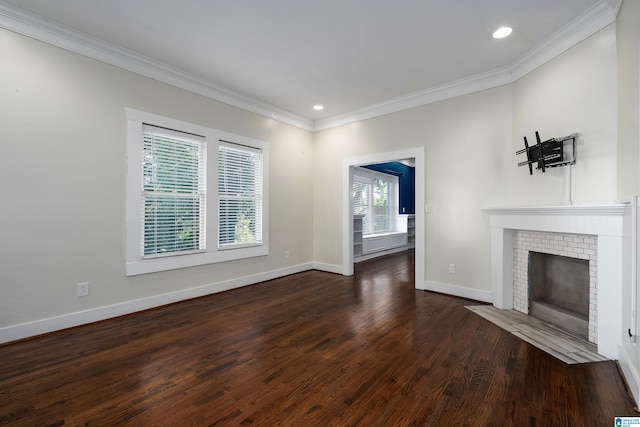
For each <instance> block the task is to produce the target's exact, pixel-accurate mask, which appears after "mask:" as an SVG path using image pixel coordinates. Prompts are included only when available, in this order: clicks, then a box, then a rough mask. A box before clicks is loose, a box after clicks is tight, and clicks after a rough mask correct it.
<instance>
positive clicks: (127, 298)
mask: <svg viewBox="0 0 640 427" xmlns="http://www.w3.org/2000/svg"><path fill="white" fill-rule="evenodd" d="M0 58H2V66H1V67H0V82H1V84H0V141H2V143H1V144H0V203H1V206H2V208H1V211H0V236H1V237H0V242H1V243H0V263H1V265H2V267H1V268H0V295H1V297H0V341H2V340H5V341H6V340H7V339H10V338H16V337H19V335H20V334H21V333H22V332H21V330H20V328H19V327H18V328H17V329H16V326H18V325H25V324H29V323H30V322H34V321H41V320H43V319H47V318H58V319H57V320H58V322H54V323H55V324H57V325H62V326H68V323H65V321H64V320H62V321H60V319H59V317H60V316H62V317H63V318H64V317H65V316H70V315H72V314H73V313H78V312H83V311H85V310H96V309H99V308H101V307H109V306H111V307H112V308H113V305H115V306H118V305H121V304H125V305H126V304H127V303H128V302H131V301H134V300H140V299H142V300H143V301H144V300H145V299H146V300H151V301H154V298H156V297H158V296H160V295H163V294H167V293H176V292H177V294H174V295H173V296H169V297H166V298H164V299H163V298H160V299H157V301H160V300H162V301H169V300H171V298H179V297H181V296H185V295H186V296H195V295H197V294H199V293H206V292H210V291H212V290H216V289H218V288H219V287H218V288H216V287H215V286H214V287H209V288H203V289H198V287H201V286H203V285H209V284H220V283H222V282H225V281H230V280H231V281H232V283H231V284H229V283H227V284H224V285H223V286H222V287H224V286H234V284H235V285H237V284H238V283H240V282H242V280H241V281H237V280H236V279H238V278H242V277H245V276H252V277H254V278H263V277H267V276H270V275H274V274H275V275H278V274H286V273H287V272H290V271H292V270H296V269H298V268H309V267H310V266H311V262H312V243H311V242H312V208H311V206H312V201H313V200H312V192H313V186H312V175H311V170H312V134H311V133H310V132H307V131H304V130H300V129H298V128H295V127H292V126H289V125H285V124H282V123H280V122H276V121H274V120H271V119H268V118H264V117H261V116H258V115H255V114H252V113H248V112H246V111H243V110H240V109H237V108H234V107H230V106H228V105H225V104H222V103H219V102H215V101H212V100H210V99H207V98H204V97H202V96H198V95H195V94H192V93H189V92H186V91H183V90H180V89H177V88H175V87H172V86H169V85H166V84H163V83H160V82H157V81H155V80H152V79H149V78H145V77H142V76H139V75H137V74H134V73H130V72H127V71H124V70H122V69H119V68H116V67H113V66H109V65H106V64H104V63H101V62H98V61H95V60H92V59H89V58H86V57H83V56H80V55H77V54H73V53H70V52H68V51H65V50H62V49H59V48H56V47H53V46H50V45H48V44H45V43H42V42H38V41H35V40H32V39H30V38H27V37H24V36H20V35H17V34H15V33H12V32H9V31H5V30H0ZM125 107H132V108H135V109H139V110H143V111H147V112H151V113H155V114H160V115H164V116H168V117H172V118H176V119H180V120H184V121H187V122H192V123H196V124H200V125H204V126H209V127H212V128H217V129H221V130H224V131H227V132H232V133H236V134H240V135H245V136H248V137H251V138H256V139H261V140H265V141H268V142H269V143H270V144H271V165H270V166H271V167H270V189H271V192H270V224H269V227H270V249H271V254H270V255H269V256H268V257H259V258H255V259H249V260H242V261H236V262H228V263H220V264H212V265H207V266H202V267H194V268H188V269H182V270H175V271H170V272H164V273H154V274H147V275H143V276H139V277H125V275H124V266H125V230H126V228H125V227H126V224H125V200H126V165H127V159H126V119H125V111H124V108H125ZM285 250H289V251H291V258H290V259H288V260H287V259H285V257H284V251H285ZM84 281H89V282H90V283H91V295H90V296H89V297H86V298H78V297H77V296H76V284H77V283H78V282H84ZM147 302H149V301H147ZM144 304H145V303H141V304H137V305H136V304H134V305H133V306H134V308H135V307H138V308H139V307H144ZM125 308H126V307H125ZM109 312H114V313H117V312H119V311H118V309H112V310H111V311H109V310H102V311H101V312H100V313H101V314H100V315H104V314H108V313H109ZM71 317H73V316H71ZM74 319H75V320H74ZM83 319H84V320H87V319H92V318H91V316H90V315H84V316H80V317H77V316H76V317H75V318H73V319H71V320H69V321H70V322H74V321H76V320H80V321H82V320H83ZM45 323H46V322H45ZM45 326H46V325H35V326H33V325H31V327H27V328H26V329H23V330H22V331H26V333H31V332H43V330H41V329H39V328H40V327H45ZM45 329H46V328H45ZM16 333H17V334H18V336H16V335H15V334H16ZM3 334H4V335H3Z"/></svg>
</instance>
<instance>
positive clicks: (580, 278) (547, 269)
mask: <svg viewBox="0 0 640 427" xmlns="http://www.w3.org/2000/svg"><path fill="white" fill-rule="evenodd" d="M528 270H529V314H530V315H531V316H534V317H536V318H538V319H540V320H543V321H545V322H549V323H553V324H555V325H557V326H559V327H561V328H563V329H566V330H568V331H570V332H573V333H575V334H577V335H579V336H582V337H585V338H587V337H588V336H589V261H588V260H584V259H578V258H570V257H566V256H561V255H552V254H545V253H540V252H533V251H530V252H529V269H528Z"/></svg>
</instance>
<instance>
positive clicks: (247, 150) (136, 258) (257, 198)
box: [126, 109, 269, 275]
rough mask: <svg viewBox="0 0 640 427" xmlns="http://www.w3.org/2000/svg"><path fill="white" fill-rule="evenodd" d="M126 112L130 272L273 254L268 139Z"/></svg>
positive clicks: (143, 271) (127, 272)
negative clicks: (269, 198) (269, 226)
mask: <svg viewBox="0 0 640 427" xmlns="http://www.w3.org/2000/svg"><path fill="white" fill-rule="evenodd" d="M126 112H127V119H128V130H127V139H128V177H127V264H126V274H127V275H136V274H144V273H150V272H155V271H163V270H170V269H175V268H184V267H191V266H196V265H202V264H209V263H215V262H222V261H229V260H234V259H242V258H249V257H255V256H262V255H267V254H268V253H269V247H268V233H267V230H268V227H267V228H263V224H266V223H268V222H267V221H268V219H267V212H268V206H267V204H268V203H267V202H268V197H267V192H268V180H267V176H268V159H269V145H268V144H267V143H266V142H263V141H258V140H254V139H251V138H246V137H243V136H239V135H233V134H229V133H226V132H222V131H218V130H215V129H210V128H206V127H203V126H198V125H194V124H190V123H186V122H182V121H179V120H174V119H170V118H167V117H162V116H157V115H154V114H149V113H145V112H142V111H137V110H133V109H126ZM210 242H212V243H210Z"/></svg>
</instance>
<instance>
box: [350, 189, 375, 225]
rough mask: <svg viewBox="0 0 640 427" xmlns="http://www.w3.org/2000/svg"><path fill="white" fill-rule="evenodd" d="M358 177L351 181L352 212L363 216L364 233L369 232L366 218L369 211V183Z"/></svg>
mask: <svg viewBox="0 0 640 427" xmlns="http://www.w3.org/2000/svg"><path fill="white" fill-rule="evenodd" d="M358 178H359V177H358ZM358 178H356V180H354V181H353V214H354V215H364V216H365V217H364V218H363V221H362V228H363V229H362V232H363V233H364V234H369V233H370V232H371V231H370V225H369V221H367V220H366V216H367V213H368V212H369V200H370V195H369V193H370V191H371V185H370V184H369V183H368V182H363V181H362V180H358ZM360 179H363V178H360Z"/></svg>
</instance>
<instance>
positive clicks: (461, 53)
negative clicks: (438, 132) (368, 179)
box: [0, 0, 620, 129]
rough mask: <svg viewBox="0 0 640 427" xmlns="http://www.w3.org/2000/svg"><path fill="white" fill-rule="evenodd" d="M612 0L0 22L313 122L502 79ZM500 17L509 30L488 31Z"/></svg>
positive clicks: (339, 4)
mask: <svg viewBox="0 0 640 427" xmlns="http://www.w3.org/2000/svg"><path fill="white" fill-rule="evenodd" d="M619 1H620V0H482V1H479V0H439V1H436V0H394V1H391V0H323V1H318V0H271V1H264V0H234V1H230V0H49V1H44V0H6V1H2V0H0V26H4V27H5V28H9V29H12V30H14V31H18V32H22V33H29V31H27V30H24V28H25V22H26V23H27V25H31V26H32V27H38V28H39V30H38V31H40V32H42V30H41V29H42V28H48V29H49V30H48V31H49V32H50V33H51V34H54V33H55V35H58V34H60V33H64V34H66V37H67V39H71V38H72V37H70V35H72V36H73V37H76V40H81V41H82V43H84V45H88V44H93V45H94V47H95V48H96V49H98V50H99V49H102V50H103V51H106V50H108V51H109V54H110V55H114V53H113V52H116V56H118V55H120V56H122V57H125V56H126V57H128V58H130V57H132V56H135V55H132V52H133V53H135V54H136V55H137V54H139V55H142V56H144V57H146V59H145V61H146V62H145V64H146V65H149V64H152V65H153V66H154V67H157V68H162V67H164V66H168V69H170V70H171V72H172V73H173V74H174V77H175V75H176V74H179V75H180V76H181V77H183V78H186V79H187V80H188V79H191V82H192V83H193V82H197V85H198V86H199V87H205V86H209V89H211V90H210V91H209V92H208V93H209V94H213V95H212V97H214V98H217V99H220V100H222V101H228V99H227V98H226V97H231V98H237V99H241V100H242V102H240V106H244V104H245V103H247V104H253V105H254V106H256V107H255V108H254V111H258V112H265V111H269V110H271V111H273V113H272V114H271V116H272V117H276V118H284V119H285V120H284V121H288V122H292V123H294V122H295V123H296V124H300V123H302V124H303V126H302V127H307V128H310V129H313V128H314V127H315V128H318V126H319V124H324V125H323V126H320V127H328V125H329V124H330V123H331V122H332V120H333V121H334V122H336V123H337V122H338V121H343V122H344V121H345V120H346V121H348V117H350V116H353V117H356V116H357V115H358V114H360V115H361V116H362V115H363V114H364V116H367V114H368V115H369V116H373V115H376V113H375V111H377V109H379V108H380V107H381V106H385V105H391V104H393V103H394V102H395V103H396V104H398V106H396V110H397V109H401V108H402V105H404V104H402V102H400V103H399V102H398V101H399V100H404V101H406V100H407V99H409V100H411V99H413V101H412V102H409V103H408V104H407V103H406V102H405V104H406V106H413V105H414V104H415V103H420V102H422V101H421V97H423V98H424V95H425V94H429V93H434V91H437V90H439V88H440V89H441V88H443V87H452V85H453V86H455V85H456V82H459V81H461V80H462V81H463V82H464V81H469V80H471V81H475V80H474V79H476V80H477V79H478V78H484V77H486V76H493V77H494V78H495V76H498V75H500V76H501V77H500V78H498V80H496V82H495V83H493V85H498V84H500V82H502V84H504V83H505V82H507V81H508V80H510V79H511V80H512V79H513V75H514V67H515V66H516V65H518V64H521V63H522V62H523V59H528V58H534V57H535V55H539V54H540V53H541V52H542V49H544V50H547V51H553V49H556V50H558V48H557V47H556V45H562V44H563V43H564V47H563V48H566V47H568V46H567V40H568V41H569V42H576V41H579V39H581V38H584V37H586V36H588V35H589V34H590V33H588V32H587V33H585V31H591V33H592V32H593V31H595V30H597V29H599V28H598V27H597V25H596V26H593V25H591V23H592V22H593V21H595V20H597V19H599V16H600V15H602V14H608V15H611V14H613V13H617V7H619ZM616 3H617V4H616ZM18 18H19V19H18ZM613 19H615V16H614V17H613ZM18 20H19V21H20V25H17V24H16V22H17V21H18ZM609 21H611V18H610V16H609V17H608V18H607V20H605V21H602V20H600V23H599V24H598V25H600V26H602V22H604V23H605V24H606V23H608V22H609ZM34 23H36V24H37V25H33V24H34ZM3 24H4V25H3ZM502 25H508V26H510V27H513V29H514V31H513V34H512V35H511V36H510V37H508V38H506V39H502V40H495V39H493V38H492V37H491V34H492V32H493V31H494V30H495V29H497V28H498V27H499V26H502ZM586 27H589V29H588V30H585V29H584V28H586ZM30 31H31V30H30ZM38 34H39V33H38ZM51 34H50V36H51ZM576 34H578V35H577V36H576ZM28 35H31V36H35V37H37V38H41V39H47V37H42V36H40V37H38V35H37V34H35V33H34V32H33V31H31V33H30V34H28ZM86 36H89V37H86ZM48 37H49V36H48ZM572 38H573V39H572ZM47 41H50V40H47ZM102 42H106V44H104V43H102ZM65 43H66V41H65V42H60V43H58V44H62V45H63V47H67V48H69V47H68V46H64V44H65ZM82 49H85V47H83V48H78V49H75V50H77V51H82ZM72 50H73V48H72ZM83 53H86V52H83ZM557 53H559V52H557ZM557 53H554V54H557ZM98 57H99V55H98ZM531 61H532V63H533V64H534V65H532V66H537V65H536V64H535V62H536V61H535V58H534V59H533V60H531ZM111 62H114V61H111ZM116 62H117V61H116ZM538 62H539V61H538ZM538 65H539V64H538ZM134 68H135V67H134ZM516 71H517V70H516ZM505 72H506V73H507V74H508V77H507V81H505V80H504V73H505ZM500 73H502V74H500ZM147 74H151V75H152V76H153V73H147ZM516 74H517V72H516ZM154 77H156V78H158V77H157V76H154ZM159 79H160V80H162V78H159ZM169 80H170V79H169ZM452 82H453V83H452ZM489 85H490V84H489ZM186 88H189V87H188V85H187V87H186ZM193 90H194V91H196V92H198V91H200V92H202V90H199V89H193ZM205 92H206V91H205ZM216 93H222V94H223V95H224V96H215V94H216ZM225 96H226V97H225ZM229 103H231V104H233V103H234V102H229ZM318 103H320V104H323V105H324V106H325V109H324V110H323V111H321V112H317V111H314V110H313V109H312V106H313V105H314V104H318ZM406 106H405V107H406ZM249 109H251V108H249ZM367 111H369V112H368V113H367Z"/></svg>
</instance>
